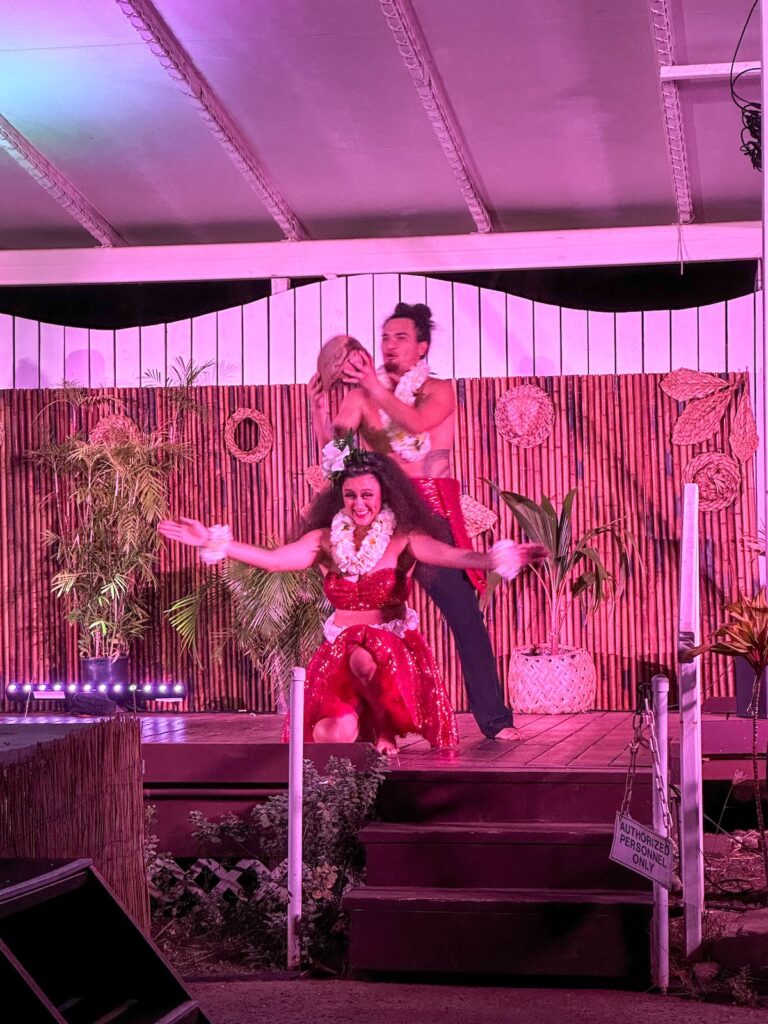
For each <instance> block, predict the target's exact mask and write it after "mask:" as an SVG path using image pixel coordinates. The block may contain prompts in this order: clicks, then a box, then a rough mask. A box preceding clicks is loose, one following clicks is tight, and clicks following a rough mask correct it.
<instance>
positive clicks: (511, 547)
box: [491, 540, 524, 580]
mask: <svg viewBox="0 0 768 1024" xmlns="http://www.w3.org/2000/svg"><path fill="white" fill-rule="evenodd" d="M523 564H524V563H523V559H522V558H521V557H520V545H519V544H515V542H514V541H513V540H497V541H496V543H495V544H494V545H493V547H492V548H491V566H492V568H493V571H494V572H495V573H498V575H499V576H501V578H502V579H503V580H513V579H514V578H515V576H517V574H518V573H519V572H520V570H521V569H522V568H523Z"/></svg>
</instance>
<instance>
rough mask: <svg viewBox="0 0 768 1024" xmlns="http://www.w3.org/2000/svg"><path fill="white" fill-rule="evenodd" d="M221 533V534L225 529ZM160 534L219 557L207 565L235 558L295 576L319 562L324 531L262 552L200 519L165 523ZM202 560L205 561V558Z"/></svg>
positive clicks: (310, 532)
mask: <svg viewBox="0 0 768 1024" xmlns="http://www.w3.org/2000/svg"><path fill="white" fill-rule="evenodd" d="M214 529H215V528H214ZM218 529H219V530H222V527H219V528H218ZM157 531H158V533H160V534H161V535H162V536H163V537H167V538H168V540H172V541H175V542H176V543H177V544H186V545H188V546H190V547H195V548H200V549H202V551H203V552H205V551H206V550H207V551H209V552H215V555H216V557H210V558H208V559H207V561H210V562H214V561H218V560H220V559H221V558H234V559H235V560H236V561H238V562H245V564H246V565H255V566H256V567H257V568H259V569H267V570H268V571H269V572H292V571H296V570H299V569H309V568H311V567H312V566H313V565H315V564H316V562H317V559H318V556H319V554H320V551H321V542H322V538H323V531H322V530H310V531H309V533H305V534H304V535H303V536H302V537H299V539H298V540H296V541H293V542H292V543H291V544H282V545H281V546H280V547H278V548H259V547H256V545H255V544H243V543H241V542H240V541H237V540H231V539H228V538H227V537H226V536H224V535H223V534H221V533H219V534H216V533H215V532H214V531H212V530H210V529H209V528H208V527H207V526H205V525H204V524H203V523H201V522H199V521H198V520H197V519H183V518H182V519H180V520H178V522H177V521H176V520H173V519H164V520H163V521H162V522H161V523H159V524H158V527H157ZM201 558H203V560H204V561H205V560H206V559H205V557H204V555H202V554H201Z"/></svg>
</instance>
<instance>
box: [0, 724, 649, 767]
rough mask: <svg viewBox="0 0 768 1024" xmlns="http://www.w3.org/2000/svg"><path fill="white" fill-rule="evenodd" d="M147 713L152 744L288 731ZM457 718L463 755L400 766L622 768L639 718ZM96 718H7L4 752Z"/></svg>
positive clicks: (243, 739) (402, 760)
mask: <svg viewBox="0 0 768 1024" xmlns="http://www.w3.org/2000/svg"><path fill="white" fill-rule="evenodd" d="M139 718H140V719H141V733H142V742H143V744H144V745H145V746H154V745H155V744H163V745H173V746H176V745H182V746H192V747H196V746H198V745H200V744H202V745H213V744H215V745H217V746H226V745H230V744H233V745H237V746H240V747H243V746H256V747H258V746H262V745H272V744H277V743H279V742H280V737H281V732H282V717H281V716H279V715H275V714H249V713H240V714H230V713H226V712H212V713H204V712H197V713H187V714H167V713H165V712H155V713H144V714H141V715H139ZM457 718H458V725H459V735H460V747H459V750H458V751H457V752H455V753H454V752H445V751H438V750H430V748H429V745H428V744H427V743H426V742H425V741H424V740H422V739H421V738H420V737H418V736H408V737H406V738H405V739H404V740H401V741H400V752H399V755H398V757H397V758H393V768H398V769H400V770H409V769H411V770H413V769H416V770H423V769H425V768H429V769H430V770H431V769H440V768H446V769H449V770H450V769H451V768H454V769H468V768H472V769H480V768H482V769H483V770H486V771H509V770H514V769H518V768H526V769H536V768H574V769H606V768H614V769H615V768H621V767H624V766H626V765H627V763H628V759H629V745H630V742H631V739H632V715H631V714H629V713H626V712H615V711H594V712H590V713H585V714H576V715H517V716H516V719H515V721H516V725H517V729H518V734H519V739H517V740H513V741H505V742H499V741H494V740H488V739H486V738H485V737H484V736H483V735H482V733H481V732H480V730H479V729H478V728H477V725H476V724H475V721H474V719H473V718H472V716H471V715H469V714H460V715H458V716H457ZM88 721H92V719H88V718H72V717H69V716H67V715H63V714H45V715H35V714H29V715H27V716H26V717H25V716H23V715H0V751H3V750H5V751H9V750H10V749H13V748H15V749H17V750H18V749H20V748H22V747H28V746H29V745H30V744H31V743H35V742H40V741H42V740H45V739H51V738H53V736H55V735H56V734H58V735H61V733H62V732H64V731H67V730H68V729H71V728H77V726H78V725H79V724H82V723H84V722H88ZM641 753H642V763H643V764H647V763H648V759H647V757H646V756H645V754H646V752H645V751H642V752H641Z"/></svg>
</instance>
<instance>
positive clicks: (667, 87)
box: [648, 0, 693, 224]
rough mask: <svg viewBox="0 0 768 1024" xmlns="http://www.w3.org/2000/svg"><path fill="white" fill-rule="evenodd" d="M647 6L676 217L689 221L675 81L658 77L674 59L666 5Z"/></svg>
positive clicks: (651, 0)
mask: <svg viewBox="0 0 768 1024" xmlns="http://www.w3.org/2000/svg"><path fill="white" fill-rule="evenodd" d="M648 6H649V10H650V15H651V29H652V32H651V34H652V36H653V43H654V47H655V49H656V59H657V61H658V64H659V76H660V85H661V105H662V110H663V114H664V130H665V133H666V138H667V153H668V155H669V162H670V167H671V170H672V185H673V187H674V190H675V204H676V206H677V219H678V223H680V224H690V223H691V221H692V220H693V199H692V198H691V180H690V177H689V174H688V154H687V151H686V147H685V133H684V131H683V115H682V112H681V110H680V94H679V92H678V88H677V83H676V82H674V81H670V80H667V79H664V78H662V77H661V74H662V71H663V69H664V68H665V67H669V66H670V65H673V64H674V63H675V60H674V55H673V52H672V27H671V23H670V18H669V9H668V6H667V0H648Z"/></svg>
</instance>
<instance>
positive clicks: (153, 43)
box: [115, 0, 308, 241]
mask: <svg viewBox="0 0 768 1024" xmlns="http://www.w3.org/2000/svg"><path fill="white" fill-rule="evenodd" d="M115 2H116V3H117V5H118V7H119V8H120V9H121V10H122V11H123V13H124V14H125V16H126V17H127V18H128V20H129V21H130V23H131V24H132V25H133V27H134V28H135V29H136V31H137V32H138V33H139V35H140V36H141V38H142V39H143V40H144V42H145V43H146V44H147V46H148V47H149V49H150V50H151V51H152V53H153V54H154V55H155V57H157V59H158V60H159V61H160V64H161V66H162V68H163V69H164V70H165V71H166V72H167V74H168V76H169V77H170V78H172V79H173V81H174V82H176V84H177V85H178V86H179V87H180V88H181V90H182V92H183V93H184V94H185V95H186V96H188V97H189V99H190V101H191V102H192V103H193V104H194V105H195V107H196V108H197V110H198V113H199V114H201V115H202V118H203V120H204V121H205V123H206V124H207V125H208V127H209V128H210V130H211V132H213V134H214V135H215V137H216V138H217V139H218V141H219V143H220V144H221V146H222V148H223V149H224V151H225V152H226V153H227V155H228V156H229V158H230V159H231V160H232V163H233V164H234V165H235V167H237V169H238V170H239V171H240V173H241V174H242V175H243V177H244V178H245V179H246V181H247V182H248V184H249V185H250V186H251V188H252V189H253V190H254V192H256V194H257V195H258V197H259V199H261V201H262V203H263V204H264V206H265V207H266V208H267V210H268V212H269V213H270V215H271V216H272V218H273V219H274V220H275V222H276V223H277V224H278V226H279V227H280V230H281V231H282V232H283V234H284V235H285V237H286V238H288V239H290V240H291V241H301V240H302V239H305V238H307V237H308V232H307V229H306V228H305V227H304V225H303V224H302V223H301V221H300V220H299V218H298V217H297V215H296V214H295V213H294V212H293V210H292V209H291V208H290V206H289V205H288V203H287V202H286V201H285V199H284V198H283V196H282V195H281V194H280V193H279V192H278V190H277V188H276V187H275V185H274V184H273V183H272V181H270V179H269V176H268V174H267V172H266V171H265V169H264V168H263V167H262V165H261V163H260V161H259V158H258V156H257V155H256V152H255V150H254V149H253V146H252V145H251V143H250V140H249V139H248V138H247V137H246V135H245V134H244V132H243V131H242V129H241V128H240V127H239V125H238V124H237V123H236V122H235V120H234V118H233V117H232V115H231V114H230V113H229V111H228V110H227V109H226V107H225V106H224V104H223V103H222V101H221V100H220V99H219V97H218V96H217V94H216V93H215V92H214V90H213V89H212V88H211V86H210V85H209V84H208V82H207V81H206V80H205V78H204V77H203V75H202V74H201V73H200V72H199V71H198V70H197V68H196V66H195V64H194V62H193V60H192V58H191V57H190V56H189V54H188V53H187V51H186V50H185V49H184V47H183V46H182V44H181V43H180V42H179V40H178V39H177V38H176V36H175V35H174V34H173V32H172V31H171V30H170V28H169V27H168V25H167V24H166V23H165V21H164V20H163V18H162V17H161V16H160V14H158V12H157V10H156V9H155V7H154V6H153V4H152V3H151V2H150V0H115Z"/></svg>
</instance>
